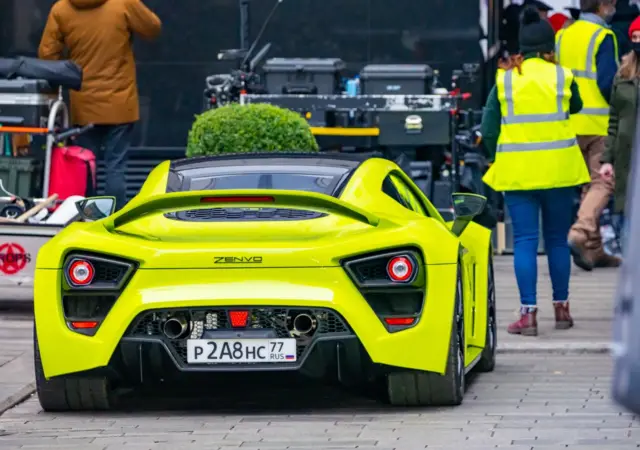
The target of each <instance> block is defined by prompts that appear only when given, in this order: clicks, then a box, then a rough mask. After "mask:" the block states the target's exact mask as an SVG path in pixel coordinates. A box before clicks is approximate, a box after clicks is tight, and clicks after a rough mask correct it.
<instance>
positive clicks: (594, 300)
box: [495, 256, 618, 352]
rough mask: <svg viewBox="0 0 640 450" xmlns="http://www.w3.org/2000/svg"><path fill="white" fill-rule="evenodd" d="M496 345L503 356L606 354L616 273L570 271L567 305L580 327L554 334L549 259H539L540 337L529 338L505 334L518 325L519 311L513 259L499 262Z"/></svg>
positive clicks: (498, 258) (501, 258) (496, 267)
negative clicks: (524, 353)
mask: <svg viewBox="0 0 640 450" xmlns="http://www.w3.org/2000/svg"><path fill="white" fill-rule="evenodd" d="M495 271H496V293H497V298H496V301H497V308H498V323H499V325H500V328H499V331H498V333H499V334H498V340H499V342H500V347H501V351H503V352H507V351H516V352H519V351H546V352H548V351H553V350H555V351H562V350H565V351H573V352H581V351H589V352H601V351H604V350H607V349H608V347H609V343H610V340H611V333H612V325H611V317H612V314H613V307H614V298H615V291H616V284H617V281H618V270H617V269H596V270H594V271H593V272H585V271H583V270H581V269H579V268H577V267H575V266H573V268H572V274H571V281H570V290H569V301H570V305H571V310H572V315H573V317H574V320H575V322H576V326H575V328H573V329H571V330H555V329H554V328H553V325H554V319H553V306H552V291H551V281H550V278H549V269H548V267H547V261H546V257H544V256H541V257H539V258H538V308H539V312H538V321H539V333H540V334H539V336H537V337H536V338H526V337H521V336H512V335H509V334H508V333H506V326H507V325H508V324H509V323H510V322H512V321H514V320H516V319H517V311H518V308H519V305H520V297H519V294H518V287H517V284H516V281H515V275H514V271H513V258H512V257H505V256H502V257H496V258H495Z"/></svg>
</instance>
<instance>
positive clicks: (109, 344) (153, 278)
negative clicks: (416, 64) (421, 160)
mask: <svg viewBox="0 0 640 450" xmlns="http://www.w3.org/2000/svg"><path fill="white" fill-rule="evenodd" d="M453 202H454V209H455V211H456V219H455V221H453V222H451V223H447V222H445V221H444V220H443V219H442V217H441V216H440V214H439V213H438V211H437V210H436V209H435V208H434V206H433V205H432V204H431V203H430V202H429V200H428V199H427V198H426V197H425V195H424V194H423V193H422V192H421V191H420V190H419V189H418V188H417V187H416V186H415V185H414V183H413V182H412V181H411V179H410V178H409V177H408V176H407V175H405V173H404V172H403V171H402V170H401V169H400V168H399V167H398V166H397V165H396V164H394V163H393V162H391V161H389V160H386V159H382V158H376V157H369V158H362V157H360V158H359V157H357V156H348V155H339V154H338V155H328V154H317V153H316V154H295V153H291V154H289V153H287V154H273V153H270V154H242V155H225V156H217V157H205V158H195V159H185V160H180V161H173V162H169V161H166V162H164V163H162V164H160V165H159V166H158V167H156V168H155V169H154V170H153V172H152V173H151V174H150V175H149V177H148V179H147V181H146V182H145V184H144V186H143V187H142V189H141V191H140V193H139V194H138V195H137V196H136V197H135V198H134V199H133V200H132V201H131V202H130V203H129V204H128V205H127V206H126V207H125V208H123V209H122V210H120V211H118V212H115V213H114V212H113V203H114V201H113V199H112V198H110V197H95V198H90V199H85V200H82V201H81V202H79V204H78V210H79V216H80V217H81V219H82V220H80V221H77V222H74V223H72V224H71V225H69V226H68V227H67V228H65V229H64V230H63V231H62V232H61V233H59V234H58V235H57V236H55V237H54V238H53V239H52V240H51V241H49V242H48V243H47V244H46V245H45V246H43V247H42V249H41V251H40V252H39V254H38V258H37V264H36V275H35V329H36V333H35V370H36V381H37V392H38V395H39V399H40V403H41V405H42V407H43V408H44V409H45V410H47V411H53V410H57V411H61V410H82V409H84V410H90V409H107V408H109V407H110V405H111V404H112V401H113V398H114V396H113V394H114V393H115V392H116V391H117V390H118V389H120V388H127V389H131V388H135V387H136V386H140V385H141V384H145V385H147V384H148V383H152V382H153V381H157V380H162V381H163V382H164V383H173V382H175V383H179V384H180V383H182V384H185V383H187V380H188V378H189V377H190V376H204V377H211V382H212V383H217V381H215V380H220V379H223V378H227V377H228V376H229V373H237V372H267V371H269V372H278V373H279V374H281V375H282V377H287V376H297V374H300V375H302V376H309V377H314V378H318V379H321V380H330V381H331V380H333V381H336V380H337V381H339V382H340V383H343V384H345V385H350V386H364V385H367V384H368V383H372V384H378V383H382V386H384V392H385V395H384V397H386V399H387V400H388V401H389V402H390V403H391V404H393V405H457V404H460V403H461V402H462V400H463V396H464V391H465V374H466V373H467V372H468V371H470V370H471V369H473V368H474V367H475V368H476V369H478V370H481V371H491V370H493V367H494V364H495V351H496V320H495V315H496V309H495V291H494V281H493V265H492V249H491V240H490V235H491V232H490V230H489V229H487V228H484V227H482V226H480V225H478V224H477V223H475V222H474V221H473V219H474V217H475V216H476V215H477V214H479V213H480V212H481V211H482V210H483V208H484V206H485V203H486V199H485V198H484V197H481V196H477V195H472V194H454V199H453ZM194 373H198V374H199V375H193V374H194ZM224 373H226V374H227V375H224ZM253 376H259V374H258V375H256V374H254V375H253ZM278 376H280V375H278Z"/></svg>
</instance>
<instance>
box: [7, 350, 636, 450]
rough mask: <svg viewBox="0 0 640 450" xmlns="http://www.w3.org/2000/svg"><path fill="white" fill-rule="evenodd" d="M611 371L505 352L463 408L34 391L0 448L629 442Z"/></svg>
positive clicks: (478, 449)
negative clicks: (121, 401) (74, 404)
mask: <svg viewBox="0 0 640 450" xmlns="http://www.w3.org/2000/svg"><path fill="white" fill-rule="evenodd" d="M610 370H611V369H610V360H609V356H607V355H565V356H562V355H550V356H549V355H537V354H536V355H527V354H508V355H502V356H501V357H500V360H499V364H498V367H497V369H496V371H495V372H494V373H491V374H482V375H478V376H476V377H475V379H474V380H472V383H471V386H470V387H469V389H468V391H467V396H466V397H465V402H464V403H463V405H462V406H460V407H457V408H439V409H423V408H420V409H405V410H402V409H394V408H391V407H385V406H382V405H379V404H377V403H376V402H374V401H372V400H368V399H365V398H358V397H352V396H345V395H344V394H343V393H342V392H340V391H333V390H331V389H305V388H297V389H296V390H297V393H296V392H295V391H294V390H292V389H288V388H285V389H274V390H272V391H270V392H265V391H264V390H261V389H260V387H259V386H244V387H241V386H236V387H235V389H236V390H238V391H239V390H240V389H242V391H243V392H244V394H243V395H240V394H239V395H236V394H234V393H233V390H234V389H231V391H232V393H231V394H225V396H224V397H220V396H207V397H205V396H202V397H200V398H198V399H197V400H193V401H191V402H189V401H176V400H174V399H171V398H155V401H152V400H151V399H150V400H149V403H151V404H152V406H148V407H147V408H145V409H143V408H142V405H141V404H139V402H140V400H133V401H132V402H131V404H130V405H126V406H123V408H122V410H121V411H120V412H114V413H107V414H60V415H56V414H45V413H42V412H41V411H40V408H39V406H38V403H37V400H36V399H35V398H33V399H30V400H28V401H27V402H25V403H23V404H21V405H19V406H18V407H16V408H14V409H12V410H9V411H7V412H6V413H5V414H4V415H3V416H1V417H0V429H4V432H0V435H2V436H1V437H0V449H2V450H17V449H22V450H26V449H38V448H41V449H44V448H59V449H64V450H76V449H78V450H80V449H83V450H107V449H108V450H112V449H114V450H115V449H118V450H146V449H149V450H160V449H171V450H183V449H194V450H196V449H197V450H213V449H221V450H222V449H224V450H230V449H237V448H241V449H242V448H248V449H270V450H273V449H285V448H290V449H295V448H299V449H302V448H314V449H317V450H321V449H355V448H358V449H370V450H373V449H378V450H382V449H397V450H415V449H424V448H427V449H449V450H459V449H462V448H464V449H465V450H487V449H492V448H506V449H510V450H525V449H527V450H530V449H534V450H538V449H539V450H559V449H572V450H578V449H582V450H586V449H591V450H622V449H625V450H626V449H632V448H637V445H638V443H639V442H640V422H638V421H635V420H634V418H633V416H632V415H630V414H627V413H625V412H623V411H621V409H620V408H619V407H617V406H614V405H613V404H612V402H611V401H610V400H609V399H608V392H609V383H610ZM238 397H239V398H240V403H239V404H235V405H234V402H235V401H236V398H238ZM334 404H337V405H339V406H338V407H336V408H332V407H331V405H334ZM205 405H206V407H205ZM183 409H187V411H186V412H185V411H183ZM198 409H199V410H198Z"/></svg>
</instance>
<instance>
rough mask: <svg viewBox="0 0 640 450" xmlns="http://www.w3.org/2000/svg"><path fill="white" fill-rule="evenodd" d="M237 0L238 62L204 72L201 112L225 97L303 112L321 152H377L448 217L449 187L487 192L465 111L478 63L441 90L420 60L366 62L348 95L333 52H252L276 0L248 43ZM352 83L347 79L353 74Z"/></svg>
mask: <svg viewBox="0 0 640 450" xmlns="http://www.w3.org/2000/svg"><path fill="white" fill-rule="evenodd" d="M239 1H240V12H241V23H240V29H241V33H240V41H241V44H242V45H241V46H242V48H241V49H231V50H223V51H220V53H219V54H218V59H219V60H226V61H236V62H237V65H236V68H235V69H233V70H232V71H230V73H226V74H216V75H211V76H209V77H207V78H206V87H205V90H204V110H209V109H212V108H218V107H220V106H223V105H225V104H229V103H239V104H242V105H247V104H253V103H268V104H272V105H275V106H279V107H282V108H286V109H289V110H292V111H295V112H297V113H299V114H300V115H301V116H302V117H304V118H305V119H306V120H307V121H308V123H309V125H310V126H311V130H312V132H313V134H314V135H315V136H316V138H317V140H318V143H319V145H320V147H321V149H323V150H333V151H343V152H344V151H351V152H353V151H367V152H370V151H378V152H381V153H382V154H383V155H385V156H387V157H389V158H392V159H394V160H396V162H399V163H400V165H401V166H402V168H403V169H404V170H405V171H406V172H407V173H409V174H410V175H411V176H412V177H413V178H414V180H415V181H416V182H417V183H418V185H420V187H421V189H423V190H424V191H425V193H426V194H427V196H428V197H429V198H431V200H432V201H433V202H434V203H435V204H436V206H437V207H438V209H440V210H441V212H442V213H443V214H447V215H450V214H451V212H452V205H451V204H450V193H451V192H452V191H470V192H476V193H481V194H483V195H488V196H490V197H491V196H492V194H495V193H492V192H490V191H489V189H488V188H487V186H485V185H484V184H483V183H482V180H481V179H482V174H483V173H484V171H485V170H486V168H487V166H488V163H487V160H486V158H485V152H484V150H483V146H482V145H481V137H480V133H479V125H478V124H479V122H480V117H481V111H478V110H473V109H471V108H465V104H466V103H467V101H468V100H469V99H470V97H471V94H468V93H465V92H463V89H464V86H465V85H469V84H473V83H475V82H476V78H477V73H478V71H479V69H480V67H479V64H463V65H462V67H461V68H460V69H458V70H454V71H453V72H452V74H451V79H450V83H448V84H449V86H448V87H444V86H442V84H441V81H440V76H439V73H438V71H437V70H432V69H431V68H430V67H429V66H426V65H372V66H366V67H364V68H363V69H362V70H361V71H360V74H359V79H358V81H359V83H360V87H361V88H362V89H361V91H362V92H359V93H356V94H355V95H354V93H353V91H352V92H351V93H350V94H347V93H346V92H345V89H347V88H346V86H345V84H346V83H345V79H344V77H343V72H344V69H345V67H346V65H345V64H344V63H343V62H342V61H341V60H340V59H336V58H333V59H328V58H327V59H314V58H292V59H285V58H272V59H269V60H267V61H264V60H265V57H266V56H267V54H268V52H269V50H270V49H271V43H267V44H266V45H264V46H263V47H262V48H261V49H260V50H259V51H258V52H257V53H255V55H254V52H255V50H256V48H257V45H258V42H259V40H260V38H261V37H262V35H263V33H264V31H265V29H266V28H267V25H268V23H269V22H270V20H271V18H272V17H273V16H274V14H275V12H276V10H277V9H278V7H279V6H280V5H281V4H282V3H283V0H277V1H276V3H275V4H274V6H273V8H272V9H271V11H270V12H269V14H268V15H267V17H266V19H265V21H264V22H263V25H262V27H261V29H260V31H259V32H258V34H257V36H256V39H255V40H254V41H253V43H252V44H251V45H250V46H249V48H248V49H246V50H245V48H246V47H247V44H248V42H249V37H248V27H247V24H248V14H249V5H248V3H249V0H239ZM352 81H353V79H352Z"/></svg>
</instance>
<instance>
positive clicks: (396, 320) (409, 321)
mask: <svg viewBox="0 0 640 450" xmlns="http://www.w3.org/2000/svg"><path fill="white" fill-rule="evenodd" d="M384 321H385V323H386V324H387V325H392V326H408V325H413V322H415V321H416V318H415V317H386V318H385V319H384Z"/></svg>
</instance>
